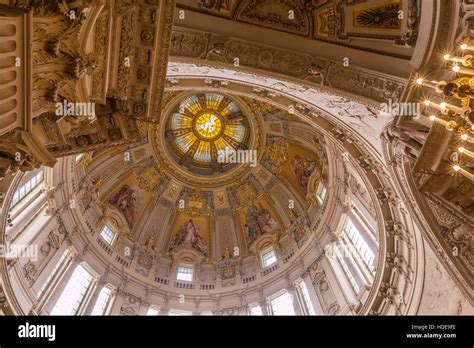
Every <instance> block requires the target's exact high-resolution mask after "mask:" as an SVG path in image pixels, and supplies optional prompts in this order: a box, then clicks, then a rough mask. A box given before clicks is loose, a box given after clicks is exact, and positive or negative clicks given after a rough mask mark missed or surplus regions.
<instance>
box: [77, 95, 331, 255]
mask: <svg viewBox="0 0 474 348" xmlns="http://www.w3.org/2000/svg"><path fill="white" fill-rule="evenodd" d="M165 110H168V113H167V115H168V119H167V121H166V122H164V124H162V125H153V126H145V125H142V126H141V127H140V128H141V131H142V132H143V134H144V136H148V139H150V140H151V141H148V142H147V143H146V144H144V145H142V146H140V147H137V148H134V149H131V150H130V155H131V161H130V162H129V163H127V165H126V166H123V165H122V166H120V163H121V162H122V163H123V149H122V150H121V151H117V150H107V151H102V152H96V153H95V154H93V156H90V157H89V158H88V159H87V158H86V159H85V160H84V161H85V162H88V163H86V164H87V169H86V170H87V171H88V172H89V173H90V174H89V175H90V176H91V178H92V180H93V181H94V182H97V180H99V179H100V188H99V191H100V204H99V209H101V210H102V211H103V213H104V216H106V217H108V218H110V219H111V221H112V224H115V225H116V226H121V227H120V228H119V230H121V231H120V235H121V236H122V239H123V238H125V239H126V240H130V241H138V242H141V243H145V242H147V241H148V240H150V238H151V239H152V240H153V241H154V242H156V250H157V251H159V252H161V253H163V254H168V253H180V252H184V251H186V250H188V251H190V252H193V253H195V254H196V255H200V257H204V258H210V259H215V258H219V257H221V256H222V254H223V252H224V250H225V248H231V249H233V248H234V247H235V246H237V247H238V248H240V250H242V251H243V252H248V251H251V250H252V249H253V248H254V246H255V245H257V244H259V243H260V242H261V241H262V240H265V239H267V238H270V239H272V240H274V241H275V243H277V242H278V241H279V240H281V239H282V238H285V235H286V233H287V227H288V226H289V224H290V223H291V222H292V221H294V220H295V219H296V218H297V217H298V216H300V215H301V214H302V212H303V211H304V210H306V209H307V208H308V207H309V205H310V204H311V202H312V201H314V199H315V192H316V190H317V187H318V183H320V182H321V180H323V177H324V175H326V174H325V172H326V166H325V164H324V163H325V160H326V154H325V151H324V140H323V138H322V137H321V136H320V135H319V134H317V133H312V132H314V131H312V132H308V131H305V129H307V125H306V124H305V123H303V122H301V121H298V120H297V118H296V117H295V116H293V115H291V114H289V113H288V112H286V111H285V110H282V109H278V108H276V107H273V106H271V105H269V104H263V103H260V102H257V101H256V100H253V99H249V98H239V97H237V96H234V95H232V96H231V95H223V94H218V93H211V92H199V93H195V92H194V93H189V92H184V93H176V92H170V93H168V95H167V98H166V106H165ZM289 126H290V128H291V129H292V130H291V131H290V132H288V131H287V130H286V131H285V129H287V128H288V127H289ZM301 132H306V133H307V136H306V137H302V136H301ZM285 133H287V134H285ZM310 133H311V134H310ZM156 134H163V136H161V137H159V136H158V137H157V136H154V135H156ZM308 137H309V139H308ZM257 138H259V139H260V140H258V141H257ZM165 141H166V144H165V145H167V146H161V147H160V146H158V145H159V144H161V143H160V142H165ZM202 144H206V145H202ZM204 146H208V148H211V150H209V151H210V153H209V152H206V151H203V150H202V148H203V147H204ZM226 148H230V149H234V150H237V149H243V150H256V151H257V153H258V163H257V164H256V166H254V167H253V166H250V165H248V164H234V165H233V166H232V165H228V166H223V171H222V172H221V171H215V170H212V169H213V168H212V162H213V161H216V159H217V158H216V154H217V151H219V150H223V149H226ZM160 149H161V151H160ZM186 154H188V155H189V158H191V163H190V164H189V163H188V165H185V164H184V163H183V162H182V161H180V159H182V158H183V157H184V156H185V155H186ZM191 154H192V156H191ZM83 163H84V162H83ZM119 167H121V168H123V170H118V168H119ZM206 170H207V171H206ZM206 180H207V181H206ZM194 182H196V183H201V184H200V185H193V183H194ZM207 183H209V184H207ZM288 202H292V203H291V205H289V203H288ZM83 203H84V204H86V202H83ZM156 226H160V228H156Z"/></svg>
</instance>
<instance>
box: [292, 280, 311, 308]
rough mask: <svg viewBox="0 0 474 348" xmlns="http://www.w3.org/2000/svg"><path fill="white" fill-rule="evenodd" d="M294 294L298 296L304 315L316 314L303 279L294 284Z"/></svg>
mask: <svg viewBox="0 0 474 348" xmlns="http://www.w3.org/2000/svg"><path fill="white" fill-rule="evenodd" d="M296 294H297V296H298V300H299V301H300V303H301V307H302V308H303V313H304V314H305V315H316V313H315V311H314V307H313V303H312V302H311V299H310V297H309V292H308V288H307V287H306V283H305V282H304V280H303V279H300V280H299V281H298V283H297V284H296Z"/></svg>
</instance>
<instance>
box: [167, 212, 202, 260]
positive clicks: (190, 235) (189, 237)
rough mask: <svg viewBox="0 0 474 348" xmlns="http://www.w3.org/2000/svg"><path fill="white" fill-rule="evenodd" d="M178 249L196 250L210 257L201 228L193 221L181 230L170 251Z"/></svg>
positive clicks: (189, 221)
mask: <svg viewBox="0 0 474 348" xmlns="http://www.w3.org/2000/svg"><path fill="white" fill-rule="evenodd" d="M176 247H182V248H190V249H195V250H197V251H199V252H201V253H202V254H203V255H204V256H208V249H207V245H206V243H205V242H204V239H203V237H202V235H201V231H200V230H199V226H198V225H197V224H195V223H194V221H193V219H189V220H188V221H187V222H185V223H184V224H183V225H182V226H181V227H180V229H179V231H178V233H177V234H176V237H175V238H174V240H173V241H172V242H171V244H170V247H169V250H170V251H171V250H173V249H174V248H176Z"/></svg>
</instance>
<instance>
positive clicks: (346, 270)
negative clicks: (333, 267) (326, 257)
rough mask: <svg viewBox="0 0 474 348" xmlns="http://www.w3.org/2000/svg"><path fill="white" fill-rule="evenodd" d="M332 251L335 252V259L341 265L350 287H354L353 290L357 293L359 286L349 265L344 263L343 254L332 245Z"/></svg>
mask: <svg viewBox="0 0 474 348" xmlns="http://www.w3.org/2000/svg"><path fill="white" fill-rule="evenodd" d="M334 253H335V254H336V258H337V261H338V262H339V265H340V266H341V267H342V269H343V270H344V273H345V275H346V277H347V279H348V280H349V283H350V284H351V286H352V288H353V289H354V292H355V293H356V294H358V293H359V290H360V287H359V285H358V284H357V281H356V280H355V278H354V275H353V274H352V272H351V270H350V269H349V266H348V265H347V263H346V260H345V259H344V256H343V255H342V254H341V252H340V251H339V248H338V247H337V246H335V247H334Z"/></svg>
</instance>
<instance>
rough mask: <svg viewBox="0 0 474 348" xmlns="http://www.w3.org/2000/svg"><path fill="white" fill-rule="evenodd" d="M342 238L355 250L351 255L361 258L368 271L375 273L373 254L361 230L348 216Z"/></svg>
mask: <svg viewBox="0 0 474 348" xmlns="http://www.w3.org/2000/svg"><path fill="white" fill-rule="evenodd" d="M343 238H344V240H345V242H346V243H347V244H348V245H349V247H350V249H351V250H355V252H353V253H352V254H355V255H353V256H355V257H357V258H359V259H360V260H362V262H363V264H364V265H365V266H366V267H367V269H368V270H369V271H370V273H371V274H372V275H373V274H374V273H375V265H374V259H375V254H374V252H373V250H372V249H371V248H370V247H369V245H368V244H367V242H366V240H365V238H364V237H363V235H362V232H361V231H360V230H359V229H358V228H357V227H356V225H355V224H354V223H353V221H352V220H351V219H350V218H349V217H348V218H347V219H346V222H345V224H344V228H343Z"/></svg>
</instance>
